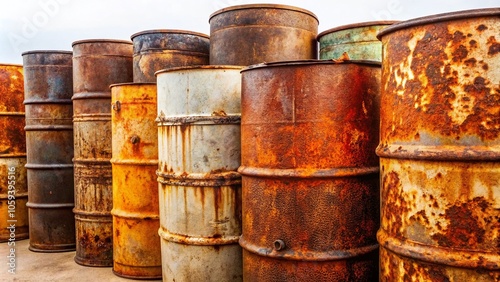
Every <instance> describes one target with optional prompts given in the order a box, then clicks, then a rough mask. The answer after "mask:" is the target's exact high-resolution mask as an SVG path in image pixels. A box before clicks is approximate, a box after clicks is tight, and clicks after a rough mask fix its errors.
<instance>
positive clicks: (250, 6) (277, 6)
mask: <svg viewBox="0 0 500 282" xmlns="http://www.w3.org/2000/svg"><path fill="white" fill-rule="evenodd" d="M262 8H264V9H281V10H291V11H296V12H301V13H304V14H308V15H310V16H312V17H313V18H315V19H316V21H318V22H319V20H318V17H317V16H316V15H315V14H314V13H313V12H311V11H309V10H306V9H303V8H299V7H295V6H289V5H280V4H244V5H236V6H231V7H226V8H223V9H220V10H217V11H215V12H213V13H212V14H211V15H210V17H209V19H208V21H209V22H210V20H211V19H212V18H213V17H215V16H217V15H219V14H222V13H225V12H229V11H235V10H245V9H262Z"/></svg>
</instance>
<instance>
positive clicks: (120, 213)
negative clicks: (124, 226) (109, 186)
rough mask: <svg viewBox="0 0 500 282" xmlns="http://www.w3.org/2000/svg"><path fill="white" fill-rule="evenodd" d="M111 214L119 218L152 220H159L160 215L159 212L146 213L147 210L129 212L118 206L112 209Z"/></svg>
mask: <svg viewBox="0 0 500 282" xmlns="http://www.w3.org/2000/svg"><path fill="white" fill-rule="evenodd" d="M111 215H112V216H114V217H119V218H126V219H150V220H158V219H159V218H160V216H159V215H158V213H146V212H129V211H125V210H121V209H117V208H113V209H112V210H111Z"/></svg>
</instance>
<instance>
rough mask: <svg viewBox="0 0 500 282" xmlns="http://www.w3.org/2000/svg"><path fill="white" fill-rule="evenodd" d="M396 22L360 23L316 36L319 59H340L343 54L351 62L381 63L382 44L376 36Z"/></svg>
mask: <svg viewBox="0 0 500 282" xmlns="http://www.w3.org/2000/svg"><path fill="white" fill-rule="evenodd" d="M396 22H397V21H374V22H362V23H354V24H349V25H343V26H338V27H335V28H332V29H328V30H325V31H323V32H321V33H320V34H318V37H317V39H318V42H319V58H320V59H321V60H330V59H338V58H340V57H341V56H342V55H343V54H344V52H345V53H347V54H348V55H349V58H350V59H351V60H374V61H378V62H381V61H382V43H381V42H380V40H378V39H377V34H378V33H379V32H380V31H381V30H382V29H384V28H386V27H388V26H390V25H392V24H394V23H396Z"/></svg>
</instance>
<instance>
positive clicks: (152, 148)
mask: <svg viewBox="0 0 500 282" xmlns="http://www.w3.org/2000/svg"><path fill="white" fill-rule="evenodd" d="M111 104H112V111H111V121H112V123H111V128H112V130H111V132H112V135H113V142H112V143H113V146H112V154H113V158H112V159H111V165H112V175H113V209H112V210H111V215H112V216H113V272H114V273H115V274H116V275H118V276H122V277H127V278H135V279H156V278H161V251H160V237H159V236H158V228H159V227H160V223H159V215H158V182H157V180H156V169H157V168H158V129H157V127H156V124H155V118H156V84H154V83H148V84H144V83H124V84H113V85H111Z"/></svg>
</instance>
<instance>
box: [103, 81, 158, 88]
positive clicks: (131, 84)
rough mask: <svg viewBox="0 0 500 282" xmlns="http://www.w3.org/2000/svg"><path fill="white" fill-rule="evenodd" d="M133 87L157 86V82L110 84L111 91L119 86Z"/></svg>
mask: <svg viewBox="0 0 500 282" xmlns="http://www.w3.org/2000/svg"><path fill="white" fill-rule="evenodd" d="M129 85H130V86H133V85H137V86H144V85H151V86H152V85H156V82H120V83H113V84H110V85H109V89H111V88H113V87H118V86H129Z"/></svg>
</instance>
